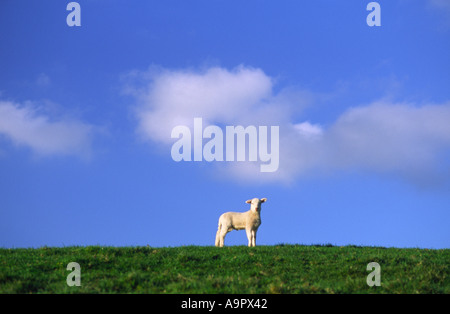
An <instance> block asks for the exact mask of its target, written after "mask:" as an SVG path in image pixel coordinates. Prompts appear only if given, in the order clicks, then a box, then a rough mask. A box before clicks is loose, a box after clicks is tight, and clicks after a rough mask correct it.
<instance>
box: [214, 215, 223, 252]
mask: <svg viewBox="0 0 450 314" xmlns="http://www.w3.org/2000/svg"><path fill="white" fill-rule="evenodd" d="M220 229H222V223H221V222H220V220H219V226H218V228H217V232H216V243H215V244H216V246H219V244H220V243H219V242H220Z"/></svg>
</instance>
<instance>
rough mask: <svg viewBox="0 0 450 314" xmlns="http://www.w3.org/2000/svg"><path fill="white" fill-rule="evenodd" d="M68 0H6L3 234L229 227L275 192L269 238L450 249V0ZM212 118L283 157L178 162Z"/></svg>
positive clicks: (268, 215)
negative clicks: (72, 19)
mask: <svg viewBox="0 0 450 314" xmlns="http://www.w3.org/2000/svg"><path fill="white" fill-rule="evenodd" d="M69 2H70V1H61V0H48V1H25V0H2V1H1V3H0V247H6V248H15V247H42V246H58V247H61V246H73V245H77V246H85V245H108V246H144V245H150V246H155V247H162V246H180V245H214V238H215V234H216V230H217V222H218V218H219V216H220V215H221V214H222V213H224V212H227V211H237V212H243V211H246V210H248V209H249V205H248V204H246V203H245V201H246V200H248V199H252V198H254V197H257V198H263V197H265V198H267V202H266V203H264V204H263V205H262V212H261V219H262V224H261V226H260V229H259V230H258V236H257V245H274V244H280V243H291V244H293V243H298V244H305V245H311V244H333V245H339V246H341V245H364V246H385V247H420V248H435V249H436V248H450V228H449V227H448V226H449V225H450V89H449V86H450V75H449V71H450V58H449V53H448V52H449V51H450V23H449V21H450V5H449V2H448V1H445V0H412V1H405V0H389V1H386V0H384V1H377V3H379V5H380V8H381V11H380V15H379V17H380V22H381V26H369V25H368V24H367V16H368V15H369V14H370V13H371V11H370V10H369V11H368V10H367V5H368V4H369V2H370V1H364V0H345V1H344V0H339V1H338V0H334V1H332V0H314V1H299V0H295V1H294V0H286V1H281V2H280V1H272V0H270V1H256V0H246V1H237V0H227V1H220V0H216V1H206V0H189V1H181V0H172V1H125V0H109V1H100V0H89V1H87V0H79V1H76V2H77V3H78V4H79V6H80V9H81V11H80V15H79V17H80V22H81V25H80V26H69V25H68V24H67V17H68V15H69V14H71V12H72V11H71V10H67V4H68V3H69ZM194 118H201V119H202V123H203V125H202V127H203V128H206V127H207V126H216V127H217V128H219V129H220V130H223V133H224V136H225V130H226V127H227V126H243V127H247V126H256V127H258V128H257V130H258V131H259V130H260V128H259V127H261V126H267V127H270V126H277V127H278V128H279V138H278V140H279V141H278V144H279V150H278V157H279V164H278V165H277V166H278V167H276V170H275V171H272V172H261V171H260V169H261V168H260V166H261V164H263V159H262V158H260V157H261V155H259V156H258V157H259V159H258V160H256V161H249V160H248V159H249V156H247V157H248V158H247V159H246V160H245V161H237V160H236V159H235V160H234V161H218V160H214V161H207V160H205V158H202V160H201V161H194V158H192V160H191V161H187V160H181V161H175V160H174V158H173V156H172V154H171V152H172V148H173V145H174V144H175V143H176V142H177V140H178V138H177V137H176V136H175V137H174V136H173V134H172V131H173V129H174V128H175V127H176V126H179V125H181V126H185V128H187V129H189V130H191V131H192V135H193V138H194ZM217 128H216V129H217ZM269 129H270V128H269ZM259 134H260V133H259ZM271 134H272V135H273V134H274V133H271ZM215 135H217V134H215ZM272 135H270V139H272ZM273 138H276V137H275V136H273ZM208 140H209V139H208V138H205V139H203V142H202V144H199V143H198V142H197V143H195V142H194V139H192V149H193V150H195V148H198V147H200V150H199V151H200V154H201V152H202V150H201V148H202V146H199V145H205V144H206V142H208ZM223 141H224V143H225V141H226V140H225V139H223ZM189 142H190V141H189ZM217 147H219V146H218V145H217ZM217 147H216V149H217ZM269 147H270V145H269ZM225 148H226V147H225ZM225 148H224V149H225ZM274 151H275V150H274ZM192 156H194V152H193V153H192ZM200 157H202V156H200ZM203 157H204V156H203ZM225 244H226V245H246V244H247V239H246V235H245V232H244V231H239V232H236V231H233V232H230V233H229V234H228V235H227V237H226V240H225Z"/></svg>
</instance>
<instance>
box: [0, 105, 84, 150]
mask: <svg viewBox="0 0 450 314" xmlns="http://www.w3.org/2000/svg"><path fill="white" fill-rule="evenodd" d="M92 132H93V127H92V126H90V125H88V124H85V123H83V122H80V121H76V120H71V119H59V120H52V119H51V118H50V117H49V116H47V115H44V114H40V113H39V112H38V109H37V108H36V107H35V106H33V105H32V104H31V103H27V104H25V105H22V104H17V103H13V102H10V101H0V135H3V136H4V137H6V138H8V139H9V140H10V141H12V142H13V143H14V144H16V145H19V146H26V147H29V148H31V149H32V150H33V151H34V152H35V153H37V154H38V155H78V156H80V157H83V158H86V157H88V156H89V154H90V151H91V135H92Z"/></svg>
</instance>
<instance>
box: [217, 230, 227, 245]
mask: <svg viewBox="0 0 450 314" xmlns="http://www.w3.org/2000/svg"><path fill="white" fill-rule="evenodd" d="M227 233H228V228H225V226H223V225H222V227H221V229H220V233H219V246H220V247H223V246H224V245H225V236H226V235H227Z"/></svg>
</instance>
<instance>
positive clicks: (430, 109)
mask: <svg viewBox="0 0 450 314" xmlns="http://www.w3.org/2000/svg"><path fill="white" fill-rule="evenodd" d="M140 76H141V78H143V80H144V84H141V86H140V87H139V88H137V87H136V88H131V89H129V90H128V91H129V92H130V91H131V93H132V94H133V95H134V96H135V97H136V99H137V105H136V107H135V109H136V110H135V112H136V117H137V121H138V127H137V129H138V132H139V134H140V135H141V136H142V137H143V138H144V139H146V140H150V141H152V142H157V143H161V144H163V145H166V146H169V145H171V144H173V143H174V139H172V138H171V137H170V135H171V130H172V128H173V127H175V126H177V125H186V126H188V127H191V129H192V124H193V119H194V117H202V118H203V122H204V125H207V124H215V125H222V126H223V125H243V126H248V125H257V126H258V125H267V126H270V125H276V126H279V127H280V165H279V169H278V171H276V172H273V173H261V172H260V171H259V165H258V163H255V162H223V163H217V165H216V166H214V169H216V170H217V171H218V173H219V174H220V176H228V177H232V178H234V179H238V180H239V181H258V182H261V181H281V182H290V181H293V180H295V179H296V178H298V177H301V176H310V175H315V174H317V173H324V172H325V173H326V172H330V171H331V172H333V171H348V170H361V171H370V172H375V173H385V174H391V175H396V176H401V177H404V178H407V179H408V180H416V181H417V180H419V181H420V180H426V179H430V178H431V179H434V178H435V177H436V176H439V174H440V173H442V167H444V168H445V171H447V172H448V170H449V169H450V168H449V164H448V163H445V162H443V156H446V154H448V152H449V151H450V103H445V104H442V105H434V104H428V105H423V106H417V105H416V104H404V103H394V102H390V101H378V102H374V103H371V104H368V105H364V106H359V107H354V108H350V109H347V110H346V111H345V112H343V113H341V114H340V115H339V116H338V117H337V118H336V120H335V121H334V122H332V123H329V124H328V125H326V126H322V125H320V124H317V123H314V122H310V121H301V120H300V121H298V118H296V117H297V116H298V114H297V113H298V112H299V111H301V110H302V109H304V108H305V106H307V105H308V104H309V103H310V102H311V97H310V95H311V93H308V92H305V91H298V90H297V91H295V89H293V88H287V89H281V91H279V92H277V93H275V92H274V86H275V80H274V79H273V78H271V77H269V76H268V75H266V74H265V73H264V72H263V71H262V70H261V69H255V68H249V67H244V66H239V67H237V68H235V69H233V70H227V69H224V68H219V67H213V68H208V69H204V70H202V71H196V70H179V71H175V70H165V69H159V70H157V71H154V70H151V71H149V72H144V73H141V74H140ZM128 87H130V86H128Z"/></svg>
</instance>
